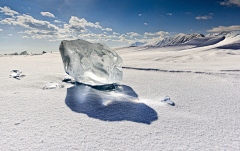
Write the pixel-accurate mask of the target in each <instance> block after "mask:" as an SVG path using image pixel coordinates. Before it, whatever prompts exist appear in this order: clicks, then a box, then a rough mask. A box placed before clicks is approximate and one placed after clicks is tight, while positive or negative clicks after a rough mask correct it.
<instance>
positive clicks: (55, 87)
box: [43, 82, 64, 90]
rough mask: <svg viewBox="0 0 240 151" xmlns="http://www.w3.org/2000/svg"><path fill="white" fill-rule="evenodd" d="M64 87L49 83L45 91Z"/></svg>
mask: <svg viewBox="0 0 240 151" xmlns="http://www.w3.org/2000/svg"><path fill="white" fill-rule="evenodd" d="M63 87H64V86H63V85H59V84H58V83H52V82H50V83H48V84H46V85H45V86H44V87H43V90H49V89H58V88H63Z"/></svg>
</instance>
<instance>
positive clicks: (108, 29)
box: [103, 28, 112, 31]
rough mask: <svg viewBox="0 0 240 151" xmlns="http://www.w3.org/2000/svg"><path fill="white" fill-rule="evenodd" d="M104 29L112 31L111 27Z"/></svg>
mask: <svg viewBox="0 0 240 151" xmlns="http://www.w3.org/2000/svg"><path fill="white" fill-rule="evenodd" d="M103 30H106V31H112V29H111V28H106V29H103Z"/></svg>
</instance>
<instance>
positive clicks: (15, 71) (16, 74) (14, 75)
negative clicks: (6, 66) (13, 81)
mask: <svg viewBox="0 0 240 151" xmlns="http://www.w3.org/2000/svg"><path fill="white" fill-rule="evenodd" d="M21 73H22V72H20V71H19V70H12V71H11V74H10V78H17V77H20V74H21Z"/></svg>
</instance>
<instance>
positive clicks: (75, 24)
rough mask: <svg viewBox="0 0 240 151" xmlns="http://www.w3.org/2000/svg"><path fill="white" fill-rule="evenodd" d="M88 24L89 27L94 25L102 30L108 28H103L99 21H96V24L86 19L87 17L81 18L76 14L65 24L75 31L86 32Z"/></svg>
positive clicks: (67, 27)
mask: <svg viewBox="0 0 240 151" xmlns="http://www.w3.org/2000/svg"><path fill="white" fill-rule="evenodd" d="M87 26H88V27H93V28H99V29H102V30H106V29H103V28H102V27H101V26H100V25H99V23H98V22H96V23H95V24H94V23H91V22H88V21H86V19H84V18H82V19H79V18H78V17H75V16H71V19H70V20H69V24H64V28H65V29H69V30H71V31H74V32H86V28H85V27H87ZM109 29H110V28H109ZM110 30H111V29H110Z"/></svg>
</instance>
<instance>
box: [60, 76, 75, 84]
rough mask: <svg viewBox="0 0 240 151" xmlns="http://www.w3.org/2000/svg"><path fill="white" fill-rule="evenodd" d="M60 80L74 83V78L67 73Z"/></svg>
mask: <svg viewBox="0 0 240 151" xmlns="http://www.w3.org/2000/svg"><path fill="white" fill-rule="evenodd" d="M62 82H66V83H74V82H75V79H74V78H73V77H71V76H69V75H68V74H66V75H65V77H64V79H63V80H62Z"/></svg>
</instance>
